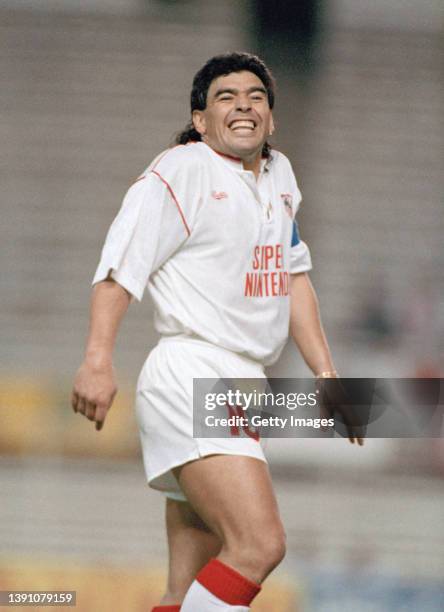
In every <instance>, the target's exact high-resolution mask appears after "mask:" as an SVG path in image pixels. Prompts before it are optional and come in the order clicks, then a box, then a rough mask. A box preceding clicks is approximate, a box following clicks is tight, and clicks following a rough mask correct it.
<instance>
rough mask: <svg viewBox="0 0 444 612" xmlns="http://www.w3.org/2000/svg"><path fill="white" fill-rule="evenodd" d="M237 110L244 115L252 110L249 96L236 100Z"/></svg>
mask: <svg viewBox="0 0 444 612" xmlns="http://www.w3.org/2000/svg"><path fill="white" fill-rule="evenodd" d="M236 110H238V111H241V112H243V113H246V112H248V111H249V110H251V103H250V99H249V97H248V96H238V97H237V99H236Z"/></svg>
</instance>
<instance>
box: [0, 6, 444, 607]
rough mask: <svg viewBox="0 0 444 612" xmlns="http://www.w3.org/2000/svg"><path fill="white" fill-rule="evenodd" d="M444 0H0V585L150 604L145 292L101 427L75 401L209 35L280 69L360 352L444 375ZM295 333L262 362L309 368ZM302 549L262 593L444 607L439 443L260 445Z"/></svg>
mask: <svg viewBox="0 0 444 612" xmlns="http://www.w3.org/2000/svg"><path fill="white" fill-rule="evenodd" d="M442 17H443V5H442V3H441V2H440V1H439V0H423V1H422V2H417V1H415V0H373V1H372V2H365V1H364V0H311V1H310V0H301V1H299V2H294V3H292V2H285V1H283V0H274V2H267V1H266V0H256V1H253V0H251V1H247V0H239V1H237V2H236V1H234V0H218V1H217V2H216V1H214V2H213V1H209V0H208V1H205V0H188V1H187V0H182V1H179V0H178V1H173V0H169V1H166V0H163V1H162V0H146V1H143V0H100V2H99V0H90V1H89V2H84V1H80V2H79V1H78V0H64V1H63V2H59V1H58V0H40V1H37V0H4V1H3V2H2V5H1V8H0V33H1V36H0V50H1V52H0V66H1V74H2V87H1V92H0V100H1V108H0V130H1V136H2V139H1V142H2V144H1V148H0V155H1V160H2V163H1V166H0V175H1V180H2V197H3V204H2V223H1V226H0V235H1V243H2V246H3V258H2V278H1V283H2V285H1V287H2V309H1V314H0V316H1V322H2V332H1V333H2V338H1V346H0V351H1V371H0V378H1V392H0V393H1V422H0V457H1V462H0V485H1V504H0V589H3V590H7V589H8V590H10V589H20V590H23V589H25V590H30V589H44V590H46V589H69V590H77V602H78V603H77V609H79V610H80V611H81V612H105V611H107V612H108V611H112V612H114V611H119V612H120V611H128V612H133V611H134V612H142V611H143V612H145V611H147V610H149V609H150V605H153V604H154V603H156V602H157V601H158V597H159V594H160V593H161V592H162V589H163V584H164V579H165V573H164V570H165V562H166V546H165V539H164V535H163V510H162V506H163V500H162V498H161V497H160V496H159V495H158V494H156V493H153V492H151V491H150V490H149V489H148V487H146V486H145V481H144V475H143V471H142V464H141V458H140V452H139V447H138V444H139V442H138V437H137V430H136V426H135V420H134V416H133V412H132V401H133V388H134V384H135V381H136V377H137V375H138V371H139V369H140V367H141V364H142V363H143V360H144V358H145V356H146V354H147V352H148V351H149V349H150V348H151V347H152V346H153V345H154V343H155V341H156V337H155V333H154V330H153V327H152V321H151V306H150V304H149V300H148V298H147V299H146V300H145V303H143V304H142V305H141V306H133V307H132V308H131V310H130V313H129V315H128V317H127V320H126V321H125V323H124V326H123V329H122V333H121V336H120V341H119V346H118V350H117V354H116V366H117V368H118V372H119V380H120V388H121V391H120V394H119V396H118V399H117V401H116V405H115V406H114V407H113V409H112V411H111V413H110V415H109V418H108V422H107V425H106V427H105V428H104V430H103V432H101V433H100V434H97V433H96V432H94V431H92V429H91V425H90V424H89V423H88V422H86V421H84V420H83V419H80V418H76V417H75V416H74V415H73V414H72V413H71V411H70V408H69V395H70V388H71V381H72V377H73V374H74V372H75V370H76V368H77V366H78V364H79V362H80V360H81V357H82V350H83V345H84V340H85V336H86V329H87V316H88V300H89V291H90V289H89V286H90V281H91V278H92V275H93V272H94V269H95V266H96V263H97V261H98V257H99V252H100V248H101V245H102V242H103V239H104V236H105V233H106V230H107V228H108V226H109V224H110V222H111V220H112V218H113V217H114V215H115V213H116V212H117V210H118V208H119V206H120V202H121V199H122V197H123V195H124V192H125V191H126V188H127V186H128V185H129V184H130V183H131V181H132V179H133V177H134V176H136V175H138V173H140V172H141V171H142V170H143V169H144V167H145V166H146V165H147V164H148V163H149V161H150V160H151V159H152V158H153V157H154V155H155V154H156V153H158V152H159V151H160V150H162V149H164V148H165V147H166V146H167V145H168V144H169V143H170V142H171V141H172V140H173V138H174V133H175V132H176V131H177V130H179V129H180V128H181V127H182V126H183V125H184V124H185V123H186V121H187V119H188V96H189V89H190V85H191V79H192V76H193V74H194V73H195V71H196V70H197V69H198V68H199V67H200V66H201V64H202V63H203V62H204V61H205V60H206V59H207V58H209V57H210V56H211V55H214V54H216V53H220V52H224V51H229V50H238V49H242V50H243V49H245V50H250V51H254V52H258V53H259V54H261V55H262V56H263V57H264V59H265V60H266V61H267V63H268V64H269V65H270V67H271V68H272V70H273V71H274V73H275V76H276V77H277V80H278V99H277V108H276V117H277V121H278V130H277V133H276V139H275V145H276V147H277V148H279V149H281V150H283V151H284V152H285V153H286V154H287V155H288V156H289V157H290V158H291V160H292V161H293V165H294V168H295V171H296V175H297V177H298V180H299V183H300V186H301V189H302V192H303V195H304V202H303V206H302V209H301V213H300V225H301V228H302V234H303V237H304V238H305V239H306V240H307V242H309V244H310V246H311V248H312V253H313V258H314V271H313V274H312V278H313V280H314V283H315V285H316V288H317V291H318V294H319V297H320V301H321V309H322V313H323V319H324V323H325V327H326V329H327V333H328V336H329V338H330V342H331V344H332V347H333V350H334V354H335V356H336V362H337V365H338V368H339V370H340V371H341V373H342V374H343V375H345V376H361V377H364V376H380V377H396V376H400V377H404V376H417V375H419V376H442V374H443V372H442V363H443V362H442V354H443V344H444V300H443V288H444V283H443V269H444V250H443V247H442V236H443V234H444V232H443V230H444V227H443V205H442V191H443V181H442V167H443V166H442V162H443V154H442V151H443V140H442V136H443V132H442V93H443V77H442V38H441V35H442ZM306 373H307V371H306V369H305V367H304V365H303V364H302V363H301V359H300V358H299V357H298V355H297V354H296V352H295V351H294V350H293V349H292V348H291V347H290V346H289V347H288V350H286V352H285V354H284V356H283V358H282V359H281V361H280V362H279V364H277V366H275V367H274V368H273V369H272V371H271V374H273V375H275V376H304V375H305V374H306ZM269 457H270V460H271V462H272V469H273V472H274V477H275V483H276V489H277V493H278V496H279V499H280V503H281V509H282V515H283V518H284V522H285V524H286V527H287V530H288V539H289V553H288V555H287V558H286V560H285V562H284V563H283V564H282V566H281V567H280V568H279V570H278V571H277V572H276V575H275V576H274V578H273V579H271V580H270V582H269V583H267V585H266V588H265V589H264V592H263V594H261V596H260V597H259V598H258V600H257V602H256V603H255V605H254V606H253V608H252V610H253V611H254V612H336V611H341V612H349V611H350V612H351V611H353V612H393V611H398V610H399V611H401V610H402V611H404V612H410V611H412V612H413V611H415V612H438V610H442V609H443V601H444V588H443V583H442V577H443V575H444V527H443V525H444V522H443V520H442V519H443V515H442V509H443V502H444V490H443V486H442V485H443V475H444V447H443V444H442V441H441V440H439V439H434V440H405V439H404V440H391V439H390V440H368V441H367V443H366V446H365V448H364V449H355V448H354V447H351V446H350V445H348V444H347V443H346V442H345V441H341V440H330V441H325V440H322V441H321V440H319V441H313V440H310V441H309V440H297V439H293V440H287V441H286V440H279V443H278V445H273V444H270V445H269Z"/></svg>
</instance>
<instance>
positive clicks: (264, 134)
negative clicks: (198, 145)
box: [193, 71, 274, 162]
mask: <svg viewBox="0 0 444 612" xmlns="http://www.w3.org/2000/svg"><path fill="white" fill-rule="evenodd" d="M193 122H194V127H195V128H196V130H197V131H198V132H199V134H201V136H202V140H203V141H204V142H205V143H206V144H208V145H209V146H210V147H211V148H212V149H215V150H216V151H219V152H220V153H225V154H226V155H232V156H233V157H240V158H241V159H242V160H244V161H247V162H252V161H254V160H255V159H257V158H260V156H261V152H262V147H263V145H264V143H265V141H266V139H267V138H268V136H270V134H272V132H273V129H274V125H273V116H272V113H271V109H270V107H269V105H268V97H267V91H266V89H265V86H264V84H263V83H262V81H261V80H260V79H259V77H257V76H256V75H255V74H253V73H252V72H248V71H242V72H232V73H231V74H228V75H226V76H221V77H218V78H217V79H214V81H213V82H212V83H211V85H210V87H209V89H208V94H207V107H206V108H205V110H203V111H194V112H193Z"/></svg>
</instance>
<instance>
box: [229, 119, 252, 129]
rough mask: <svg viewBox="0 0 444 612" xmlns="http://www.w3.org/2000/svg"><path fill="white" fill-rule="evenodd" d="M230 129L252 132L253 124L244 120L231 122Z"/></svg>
mask: <svg viewBox="0 0 444 612" xmlns="http://www.w3.org/2000/svg"><path fill="white" fill-rule="evenodd" d="M230 128H231V129H232V130H236V129H238V128H248V129H249V130H254V122H253V121H246V120H239V121H233V123H232V124H231V125H230Z"/></svg>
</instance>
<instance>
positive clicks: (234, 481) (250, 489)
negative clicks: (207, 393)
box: [175, 455, 285, 584]
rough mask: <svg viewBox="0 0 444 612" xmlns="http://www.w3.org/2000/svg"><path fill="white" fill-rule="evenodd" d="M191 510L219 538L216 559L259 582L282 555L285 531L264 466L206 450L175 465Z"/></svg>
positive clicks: (247, 458) (248, 459)
mask: <svg viewBox="0 0 444 612" xmlns="http://www.w3.org/2000/svg"><path fill="white" fill-rule="evenodd" d="M175 475H176V478H177V479H178V480H179V483H180V485H181V487H182V489H183V491H184V492H185V495H186V496H187V498H188V500H189V501H190V503H191V504H192V506H193V508H194V510H195V511H196V512H197V513H198V515H199V516H200V517H201V518H202V519H203V520H204V521H205V523H206V524H207V525H208V526H209V527H210V529H211V530H212V531H213V533H215V534H217V535H218V536H219V538H220V540H221V541H222V549H221V552H220V554H219V556H218V560H219V561H220V562H222V563H224V564H225V565H227V566H230V567H231V568H233V569H234V570H236V571H237V572H238V573H239V574H241V575H242V576H244V577H245V578H246V579H248V580H250V581H252V582H255V583H259V584H260V583H261V582H262V581H263V580H264V579H265V578H266V577H267V575H268V574H269V573H270V572H271V571H272V570H273V569H274V568H275V567H276V566H277V565H278V564H279V563H280V561H281V560H282V559H283V557H284V555H285V534H284V529H283V526H282V523H281V520H280V517H279V511H278V506H277V502H276V498H275V495H274V491H273V487H272V484H271V479H270V475H269V471H268V466H267V464H266V463H265V462H263V461H260V460H259V459H253V458H252V457H244V456H238V455H211V456H209V457H204V458H202V459H197V460H196V461H192V462H190V463H187V464H185V465H183V466H180V467H179V468H177V469H176V470H175Z"/></svg>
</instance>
